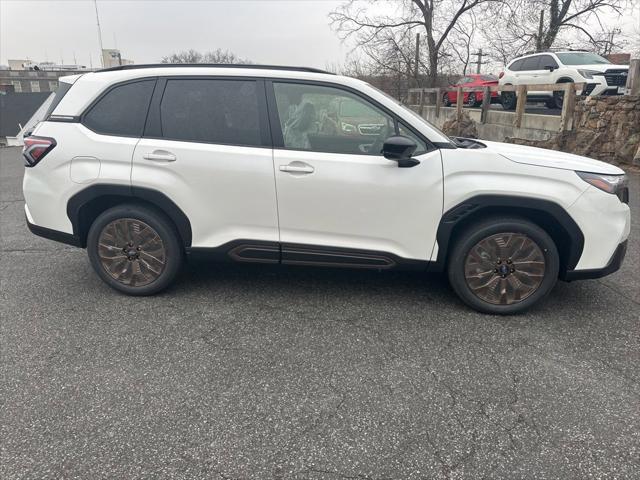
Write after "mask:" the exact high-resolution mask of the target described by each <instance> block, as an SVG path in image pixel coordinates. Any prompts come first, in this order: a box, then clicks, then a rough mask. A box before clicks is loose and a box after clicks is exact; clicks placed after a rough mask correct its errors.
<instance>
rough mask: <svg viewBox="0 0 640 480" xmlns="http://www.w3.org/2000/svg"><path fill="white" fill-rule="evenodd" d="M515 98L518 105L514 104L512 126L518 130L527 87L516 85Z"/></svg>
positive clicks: (524, 105) (525, 101)
mask: <svg viewBox="0 0 640 480" xmlns="http://www.w3.org/2000/svg"><path fill="white" fill-rule="evenodd" d="M516 96H517V97H518V103H517V104H516V117H515V118H514V119H513V126H514V127H516V128H520V125H522V114H523V113H524V109H525V107H526V105H527V86H526V85H518V86H517V88H516Z"/></svg>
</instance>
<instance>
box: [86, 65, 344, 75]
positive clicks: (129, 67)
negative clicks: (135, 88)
mask: <svg viewBox="0 0 640 480" xmlns="http://www.w3.org/2000/svg"><path fill="white" fill-rule="evenodd" d="M167 67H206V68H211V67H215V68H254V69H258V70H260V69H264V70H288V71H293V72H312V73H328V74H331V75H333V74H332V73H331V72H327V71H325V70H320V69H319V68H311V67H291V66H286V65H255V64H252V63H144V64H140V65H119V66H117V67H109V68H103V69H101V70H96V71H97V72H116V71H119V70H137V69H139V68H167Z"/></svg>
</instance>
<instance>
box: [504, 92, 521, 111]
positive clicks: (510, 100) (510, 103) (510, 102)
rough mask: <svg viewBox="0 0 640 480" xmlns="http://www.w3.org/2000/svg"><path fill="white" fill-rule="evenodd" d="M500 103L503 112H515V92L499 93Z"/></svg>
mask: <svg viewBox="0 0 640 480" xmlns="http://www.w3.org/2000/svg"><path fill="white" fill-rule="evenodd" d="M500 103H501V104H502V108H504V109H505V110H515V109H516V104H517V97H516V93H515V92H501V93H500Z"/></svg>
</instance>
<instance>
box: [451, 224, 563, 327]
mask: <svg viewBox="0 0 640 480" xmlns="http://www.w3.org/2000/svg"><path fill="white" fill-rule="evenodd" d="M449 258H450V260H449V265H448V274H449V282H450V283H451V286H452V287H453V289H454V290H455V292H456V293H457V294H458V295H459V296H460V298H461V299H462V300H463V301H464V302H465V303H466V304H467V305H469V306H470V307H472V308H474V309H476V310H478V311H480V312H484V313H492V314H502V315H506V314H513V313H518V312H521V311H523V310H525V309H527V308H529V307H530V306H532V305H533V304H535V303H536V302H538V301H539V300H540V299H541V298H543V297H544V296H545V295H547V294H548V293H549V292H550V291H551V289H552V288H553V286H554V285H555V284H556V281H557V278H558V270H559V268H560V259H559V255H558V249H557V247H556V245H555V243H554V242H553V240H552V239H551V237H550V236H549V235H548V234H547V233H546V232H545V231H544V230H543V229H542V228H540V227H539V226H537V225H535V224H534V223H532V222H530V221H528V220H526V219H521V218H517V217H494V218H490V219H487V220H485V221H482V222H480V223H476V224H474V225H472V226H470V227H469V228H467V229H466V230H465V231H464V232H463V233H462V234H461V235H458V241H457V242H456V243H455V245H454V246H453V249H452V251H451V255H450V257H449Z"/></svg>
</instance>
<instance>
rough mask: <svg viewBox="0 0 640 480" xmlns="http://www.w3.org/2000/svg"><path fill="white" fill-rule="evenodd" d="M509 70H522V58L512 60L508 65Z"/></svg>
mask: <svg viewBox="0 0 640 480" xmlns="http://www.w3.org/2000/svg"><path fill="white" fill-rule="evenodd" d="M509 70H511V71H513V72H519V71H520V70H522V60H516V61H515V62H513V63H512V64H511V66H510V67H509Z"/></svg>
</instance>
